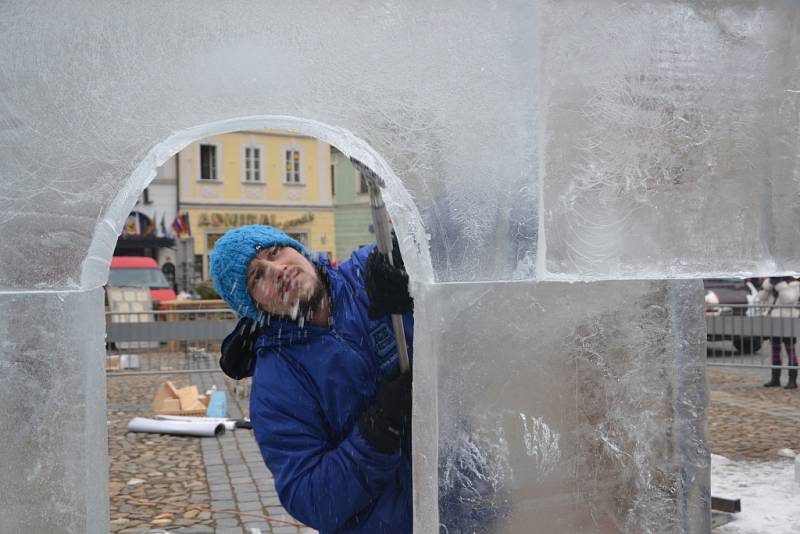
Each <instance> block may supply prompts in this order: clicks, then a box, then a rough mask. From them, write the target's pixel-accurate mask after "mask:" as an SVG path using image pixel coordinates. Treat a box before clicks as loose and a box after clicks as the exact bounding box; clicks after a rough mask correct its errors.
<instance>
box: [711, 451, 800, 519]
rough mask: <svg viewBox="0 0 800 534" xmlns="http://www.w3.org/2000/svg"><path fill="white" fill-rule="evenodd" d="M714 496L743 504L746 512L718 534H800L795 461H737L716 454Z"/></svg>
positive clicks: (713, 479) (799, 508)
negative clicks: (738, 500)
mask: <svg viewBox="0 0 800 534" xmlns="http://www.w3.org/2000/svg"><path fill="white" fill-rule="evenodd" d="M711 494H712V495H714V496H715V497H725V498H729V499H741V501H742V511H741V512H740V513H738V514H733V517H734V520H733V521H732V522H730V523H728V524H727V525H723V526H721V527H719V528H717V529H714V534H797V533H798V532H800V484H798V483H797V482H795V479H794V461H793V460H791V459H781V460H776V461H774V462H734V461H731V460H728V459H727V458H724V457H722V456H717V455H715V454H712V455H711Z"/></svg>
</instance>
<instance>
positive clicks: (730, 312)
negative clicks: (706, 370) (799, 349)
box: [706, 304, 800, 369]
mask: <svg viewBox="0 0 800 534" xmlns="http://www.w3.org/2000/svg"><path fill="white" fill-rule="evenodd" d="M706 333H707V340H708V345H707V356H708V362H707V364H708V365H709V366H712V367H750V368H773V367H774V368H776V369H777V368H785V369H796V368H797V367H796V366H789V362H788V351H789V350H791V351H794V350H795V345H796V342H797V337H798V336H800V307H798V306H781V305H775V306H766V305H748V304H725V305H719V306H713V307H708V309H707V310H706ZM773 344H775V345H777V344H780V347H781V365H773V364H772V346H773Z"/></svg>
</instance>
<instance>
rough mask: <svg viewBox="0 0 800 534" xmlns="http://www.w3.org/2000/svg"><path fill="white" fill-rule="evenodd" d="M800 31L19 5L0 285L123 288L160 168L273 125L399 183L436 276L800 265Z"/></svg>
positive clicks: (548, 18)
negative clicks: (289, 121)
mask: <svg viewBox="0 0 800 534" xmlns="http://www.w3.org/2000/svg"><path fill="white" fill-rule="evenodd" d="M798 17H800V14H798V10H797V9H796V5H795V3H794V2H792V1H790V0H785V1H774V2H756V1H745V0H740V1H735V2H731V1H727V0H726V1H722V0H720V1H707V2H691V1H668V0H658V1H650V2H635V3H632V2H627V1H624V2H623V1H621V0H620V1H614V0H605V1H595V0H592V1H588V0H583V1H579V0H557V1H556V0H551V1H541V2H520V3H513V4H507V3H500V4H486V3H483V2H474V3H465V2H457V3H455V2H454V3H447V2H445V3H437V5H436V6H428V5H425V6H424V8H423V6H422V4H416V5H415V4H413V3H412V4H409V3H406V2H388V3H380V4H376V5H364V4H362V3H361V2H341V3H338V4H337V6H336V9H335V11H334V10H333V9H332V8H328V9H322V8H320V6H317V5H315V4H313V3H305V2H298V3H294V4H292V5H290V6H287V5H281V6H275V5H273V4H270V3H264V4H259V5H252V4H250V3H241V4H237V3H231V4H224V5H222V4H220V5H197V4H196V3H193V2H181V1H176V2H167V3H153V4H148V5H147V7H143V6H141V5H137V4H123V5H116V4H113V5H112V4H106V3H102V2H89V1H83V2H81V1H78V2H70V3H68V4H55V5H54V4H52V3H49V2H14V3H5V4H3V5H2V7H0V65H2V66H3V68H2V70H1V71H0V87H2V100H0V125H2V128H0V158H2V161H3V165H2V167H0V213H2V214H3V215H2V216H0V287H6V288H32V287H37V288H47V287H86V286H96V285H100V284H101V283H102V281H103V273H104V269H105V266H104V262H105V261H106V260H107V257H108V255H109V254H110V252H109V246H110V243H109V241H110V240H111V238H113V237H114V236H115V235H116V233H117V232H118V231H119V230H120V227H121V223H122V221H123V220H124V215H126V214H127V212H128V210H129V209H130V208H131V207H132V205H133V203H134V201H135V198H136V195H137V193H138V191H139V190H140V189H142V188H143V186H144V185H145V183H146V182H147V181H148V179H149V178H150V177H151V176H152V174H153V172H154V167H155V166H156V165H157V164H158V163H159V162H160V161H162V160H163V159H165V158H166V157H168V156H169V155H170V153H172V152H174V151H175V150H176V149H178V148H180V147H181V146H185V144H186V143H188V142H190V141H192V140H194V139H197V137H200V136H202V135H207V134H210V133H219V132H220V131H221V130H223V129H226V128H227V129H237V128H239V127H241V126H243V125H246V126H247V127H258V125H259V124H260V125H261V127H268V126H271V125H274V123H273V122H271V119H270V118H269V117H276V116H280V117H291V118H294V119H296V120H297V121H300V122H302V121H316V122H317V123H320V124H322V125H327V126H329V135H328V136H327V137H328V140H330V141H331V142H335V143H336V144H337V145H339V146H340V148H342V149H343V150H344V151H346V152H348V153H351V154H352V155H356V156H360V157H361V158H362V159H364V160H367V161H368V162H369V163H373V164H376V165H377V166H380V167H383V170H390V171H391V174H392V175H393V176H395V177H399V179H400V181H402V186H403V187H404V188H405V189H406V190H407V191H408V193H409V194H410V196H409V195H405V196H404V195H403V194H401V192H400V191H401V189H402V188H401V187H400V184H399V181H398V180H389V181H390V194H389V195H387V196H388V197H389V198H390V203H391V204H392V206H391V209H392V215H393V216H394V217H395V218H396V219H397V221H396V222H397V223H398V232H399V234H400V235H401V236H402V237H403V246H404V249H405V251H406V252H411V251H412V250H413V251H415V252H419V251H424V254H425V255H427V251H428V250H430V255H431V260H432V269H433V273H435V277H436V279H437V280H439V281H447V280H495V279H509V278H534V277H536V278H538V279H546V278H560V277H566V278H576V279H578V278H580V279H588V278H594V277H597V278H618V277H632V278H640V277H643V276H646V277H653V278H655V277H662V276H664V275H665V274H666V275H669V276H675V277H681V276H689V275H695V274H696V273H710V272H716V273H723V272H740V271H753V270H768V271H770V272H775V271H780V270H784V269H793V268H795V266H796V265H797V263H798V261H799V260H800V257H798V256H800V252H798V249H797V247H795V246H794V243H796V242H798V239H800V235H799V234H798V232H800V224H798V223H800V220H798V213H797V210H796V209H795V207H794V206H795V205H796V201H797V197H798V179H800V175H799V174H798V157H797V153H798V140H797V138H798V135H797V134H798V112H799V110H800V107H799V106H800V102H799V101H798V99H800V92H798V91H800V68H798V67H799V65H800V43H799V42H798V34H797V32H796V31H795V30H794V28H796V25H797V23H798ZM243 117H261V120H260V121H258V120H255V121H250V122H247V123H246V124H239V125H237V124H236V119H240V118H243ZM221 121H231V122H221ZM204 125H205V127H204ZM192 128H197V129H196V130H193V132H194V135H195V137H194V139H187V138H185V137H181V135H180V134H181V133H185V132H186V131H188V130H191V129H192ZM298 129H301V130H304V131H307V132H310V133H314V132H315V131H316V130H315V128H314V127H313V126H312V125H311V123H309V124H305V125H303V124H300V125H299V127H298ZM168 140H169V141H168ZM358 140H362V141H361V142H358ZM159 143H165V144H164V145H163V146H161V147H160V148H159V147H158V145H159ZM135 171H136V172H135ZM131 176H134V177H135V179H133V180H131V179H130V177H131ZM412 199H413V203H412ZM540 206H541V207H542V208H541V209H542V210H543V211H542V212H541V214H542V216H541V217H540V216H539V215H540ZM678 212H680V213H681V215H680V216H677V215H676V214H677V213H678ZM426 233H427V234H429V235H430V248H429V249H428V247H427V245H426V243H425V234H426ZM93 240H94V243H95V245H96V246H95V247H92V243H93ZM54 253H55V254H58V255H59V257H60V261H59V262H50V261H47V258H48V257H50V255H52V254H54ZM476 253H479V254H480V255H481V257H482V260H481V261H475V258H474V255H475V254H476ZM87 256H88V257H89V262H90V263H89V264H87V266H88V269H87V270H86V271H85V272H82V270H81V269H82V262H83V261H84V260H85V259H86V258H87ZM92 262H94V263H92ZM417 263H418V262H417V261H416V260H415V259H412V260H411V264H410V265H409V269H411V270H412V271H413V272H416V273H418V274H419V275H420V276H421V277H422V278H423V279H425V278H427V277H429V276H432V273H430V272H427V271H426V265H428V262H427V259H425V261H424V262H421V264H419V265H418V264H417ZM93 266H94V267H97V268H96V269H95V268H94V267H93ZM537 269H538V276H536V275H537Z"/></svg>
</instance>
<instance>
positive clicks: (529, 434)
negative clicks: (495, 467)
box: [519, 413, 561, 478]
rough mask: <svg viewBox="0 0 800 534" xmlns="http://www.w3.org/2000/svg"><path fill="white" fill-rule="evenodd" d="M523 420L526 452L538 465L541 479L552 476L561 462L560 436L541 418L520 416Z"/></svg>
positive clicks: (521, 414) (537, 470)
mask: <svg viewBox="0 0 800 534" xmlns="http://www.w3.org/2000/svg"><path fill="white" fill-rule="evenodd" d="M519 416H520V418H521V419H522V427H523V430H524V432H523V435H522V439H523V440H524V442H525V452H526V453H527V454H528V456H530V457H531V458H533V461H534V462H535V463H536V466H535V467H536V472H537V473H538V474H539V476H540V477H541V478H544V477H545V476H547V475H548V474H550V473H551V472H552V471H553V469H555V467H556V466H557V465H558V462H559V460H561V448H560V447H559V438H560V436H559V434H558V432H555V431H553V430H551V429H550V427H549V426H548V425H547V424H546V423H545V422H544V419H542V418H541V417H533V416H526V415H525V414H524V413H520V414H519Z"/></svg>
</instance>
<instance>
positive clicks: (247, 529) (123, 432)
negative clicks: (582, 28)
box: [108, 367, 800, 534]
mask: <svg viewBox="0 0 800 534" xmlns="http://www.w3.org/2000/svg"><path fill="white" fill-rule="evenodd" d="M768 374H769V371H768V370H765V369H729V368H713V367H709V369H708V373H707V376H708V383H709V388H710V407H709V443H710V448H711V451H712V452H713V453H715V454H719V455H722V456H726V457H728V458H730V459H733V460H750V461H770V460H775V459H777V458H779V457H780V456H779V455H778V452H777V451H778V450H779V449H782V448H788V449H793V450H794V451H796V452H800V431H798V430H800V409H798V407H800V390H785V389H783V388H764V387H762V384H763V383H764V382H765V381H766V380H767V379H768ZM165 380H172V381H173V382H174V383H175V384H176V385H177V386H178V387H180V386H183V385H187V384H190V383H192V384H195V385H197V386H198V388H199V389H200V390H201V391H204V390H206V389H210V387H211V385H212V384H215V385H217V387H222V385H223V384H225V386H226V388H227V390H228V408H229V415H230V416H231V417H235V418H239V417H242V416H245V415H247V398H246V395H240V394H239V393H237V391H235V390H234V385H235V383H234V382H233V381H231V380H228V379H225V377H224V376H223V375H222V374H221V373H219V372H215V373H200V372H197V373H191V374H183V375H149V376H135V377H114V378H109V379H108V438H109V457H110V496H111V501H110V516H111V517H110V519H111V529H110V530H111V532H113V533H124V534H133V533H136V534H141V533H144V532H147V531H149V530H156V529H163V530H165V531H168V532H170V533H174V534H223V533H224V534H228V533H236V534H260V533H267V532H271V533H276V534H281V533H292V534H296V533H301V532H304V533H308V532H313V531H311V530H310V529H303V528H300V527H297V526H294V525H293V524H291V523H290V522H291V521H292V519H291V517H290V516H289V515H288V514H287V513H286V512H285V510H283V508H282V507H281V506H280V502H279V500H278V497H277V495H276V494H275V488H274V485H273V481H272V476H271V474H270V473H269V471H268V470H267V469H266V467H265V466H264V463H263V461H262V459H261V455H260V453H259V451H258V447H257V445H256V443H255V439H254V438H253V434H252V431H250V430H244V429H239V430H236V431H233V432H227V433H225V434H224V435H222V436H219V437H217V438H194V437H180V436H168V435H158V434H135V433H129V432H127V424H128V422H129V421H130V419H131V418H133V417H135V416H150V415H152V409H151V404H150V403H151V401H152V398H153V395H154V394H155V391H156V388H157V387H158V385H159V384H160V383H161V382H163V381H165ZM785 380H786V373H784V376H783V381H784V382H785ZM236 389H239V388H238V387H237V388H236ZM218 510H229V511H233V512H234V513H228V512H219V511H218ZM265 516H269V517H270V518H272V520H268V519H266V518H265Z"/></svg>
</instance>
